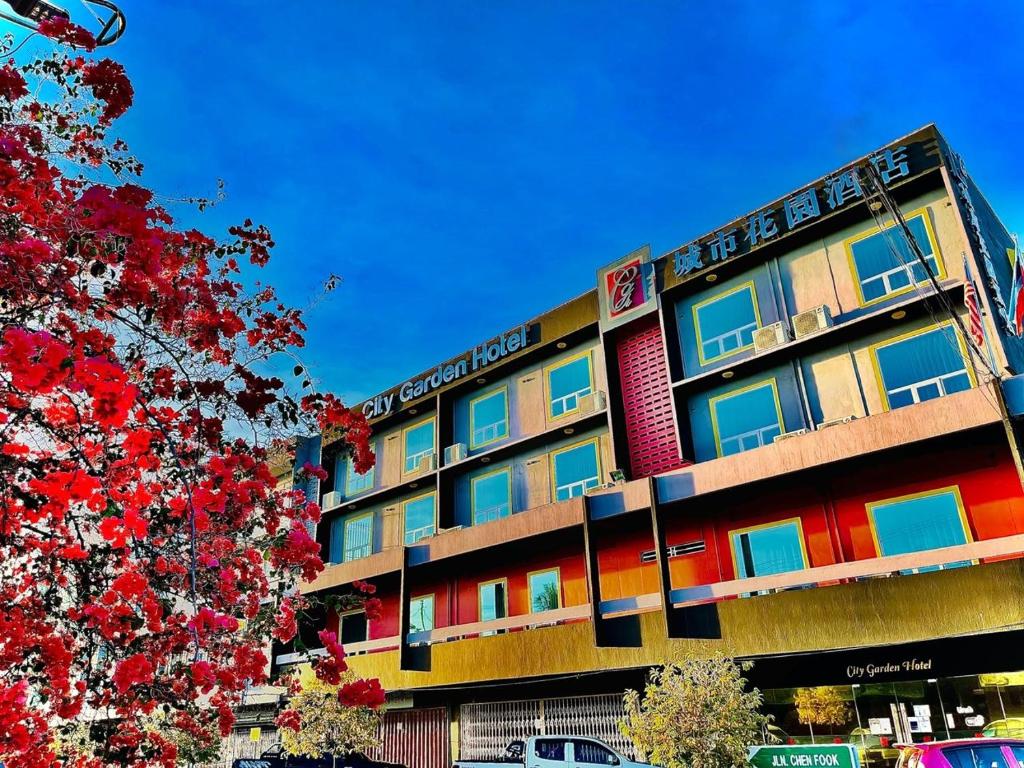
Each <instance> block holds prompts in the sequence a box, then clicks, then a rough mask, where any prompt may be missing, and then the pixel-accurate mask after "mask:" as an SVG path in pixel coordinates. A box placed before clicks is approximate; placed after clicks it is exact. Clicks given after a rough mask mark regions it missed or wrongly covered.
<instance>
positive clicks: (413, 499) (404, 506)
mask: <svg viewBox="0 0 1024 768" xmlns="http://www.w3.org/2000/svg"><path fill="white" fill-rule="evenodd" d="M427 496H432V497H433V500H434V502H433V505H432V506H433V507H434V521H433V523H432V527H433V529H434V530H433V531H432V532H430V533H428V534H425V535H423V536H420V537H419V538H417V539H414V540H413V541H411V542H408V541H406V540H405V537H406V535H407V534H408V532H409V529H408V526H407V521H408V517H407V514H406V509H407V507H408V505H409V504H412V503H413V502H416V501H419V500H420V499H425V498H427ZM400 508H401V510H402V543H403V546H406V547H409V546H412V545H413V544H416V543H417V542H420V541H423V539H426V538H429V537H430V536H433V535H435V534H436V533H437V491H426V492H424V493H421V494H419V495H418V496H412V497H410V498H408V499H403V500H402V503H401V505H400ZM426 527H427V526H420V527H419V528H417V529H416V530H417V531H421V530H423V529H424V528H426Z"/></svg>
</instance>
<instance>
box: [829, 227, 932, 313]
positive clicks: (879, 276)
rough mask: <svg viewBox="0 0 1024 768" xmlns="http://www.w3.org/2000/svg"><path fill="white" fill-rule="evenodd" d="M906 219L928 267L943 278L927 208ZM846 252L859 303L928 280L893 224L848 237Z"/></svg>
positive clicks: (898, 292) (872, 301)
mask: <svg viewBox="0 0 1024 768" xmlns="http://www.w3.org/2000/svg"><path fill="white" fill-rule="evenodd" d="M906 220H907V226H908V227H909V228H910V231H911V232H912V233H913V234H914V240H915V241H916V242H917V244H918V245H919V246H920V248H921V252H922V253H923V254H924V260H925V263H927V264H928V268H929V269H930V270H931V271H932V273H933V274H934V275H935V276H936V277H945V273H944V272H943V270H942V264H941V263H940V262H939V260H938V257H937V255H936V254H937V252H938V249H937V248H936V245H935V235H934V233H933V232H932V225H931V221H930V220H929V219H928V213H927V211H924V210H922V211H921V212H915V213H914V214H911V215H910V216H907V217H906ZM846 252H847V256H848V257H849V259H850V266H851V269H852V270H853V274H854V280H855V281H856V283H857V292H858V293H859V295H860V303H861V304H862V305H864V304H873V303H874V302H876V301H881V300H882V299H884V298H886V297H887V296H895V295H898V294H900V293H905V292H907V291H909V290H911V289H912V288H913V287H914V285H916V284H917V283H923V282H924V281H926V280H927V279H928V274H927V273H926V272H925V268H924V266H923V265H922V264H921V262H920V261H919V260H918V258H917V256H916V255H914V253H913V251H911V249H910V245H909V244H908V243H907V239H906V237H905V236H904V235H903V234H902V233H901V232H900V231H899V230H897V229H893V226H892V225H889V226H888V227H886V228H885V229H884V230H882V231H881V232H879V231H874V232H870V233H868V234H865V235H860V236H858V237H855V238H853V239H852V240H847V241H846Z"/></svg>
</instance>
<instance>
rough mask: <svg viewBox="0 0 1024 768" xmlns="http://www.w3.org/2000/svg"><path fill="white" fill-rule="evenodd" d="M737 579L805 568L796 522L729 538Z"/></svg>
mask: <svg viewBox="0 0 1024 768" xmlns="http://www.w3.org/2000/svg"><path fill="white" fill-rule="evenodd" d="M729 539H730V541H731V544H732V555H733V558H734V562H735V564H736V578H738V579H749V578H752V577H754V576H770V575H772V574H773V573H787V572H789V571H799V570H801V569H802V568H806V567H807V555H806V554H805V553H804V541H803V529H802V528H801V526H800V521H799V520H786V521H784V522H781V523H774V524H771V525H765V526H761V527H758V528H751V529H748V530H743V531H733V532H732V533H730V535H729Z"/></svg>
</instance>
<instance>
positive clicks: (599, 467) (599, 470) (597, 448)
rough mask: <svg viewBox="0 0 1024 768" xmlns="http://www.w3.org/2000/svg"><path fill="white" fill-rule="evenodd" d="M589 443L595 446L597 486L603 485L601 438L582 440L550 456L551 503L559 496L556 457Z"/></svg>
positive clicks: (553, 452) (555, 451)
mask: <svg viewBox="0 0 1024 768" xmlns="http://www.w3.org/2000/svg"><path fill="white" fill-rule="evenodd" d="M587 443H593V445H594V455H595V456H596V457H597V485H598V486H600V485H601V475H602V474H603V472H604V467H603V463H602V461H601V438H599V437H588V438H587V439H585V440H580V441H578V442H575V443H573V444H572V445H567V446H565V447H564V448H559V449H557V450H554V451H552V452H551V453H549V454H548V466H549V467H550V471H551V501H557V498H556V497H557V495H558V473H557V472H556V471H555V457H556V456H558V455H560V454H563V453H565V452H567V451H572V450H575V449H577V448H579V447H580V446H582V445H586V444H587Z"/></svg>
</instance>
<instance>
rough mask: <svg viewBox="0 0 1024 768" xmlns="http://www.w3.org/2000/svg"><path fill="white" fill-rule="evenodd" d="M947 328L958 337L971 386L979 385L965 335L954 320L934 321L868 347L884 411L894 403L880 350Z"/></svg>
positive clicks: (917, 403) (890, 408)
mask: <svg viewBox="0 0 1024 768" xmlns="http://www.w3.org/2000/svg"><path fill="white" fill-rule="evenodd" d="M946 328H948V329H950V330H951V331H952V332H953V336H954V337H955V338H956V343H957V346H958V347H959V349H960V358H961V360H962V361H963V364H964V372H965V373H966V374H967V378H968V379H969V380H970V382H971V387H970V388H971V389H974V388H976V387H977V386H978V379H977V377H976V376H975V375H974V365H973V364H972V362H971V356H970V352H969V351H968V349H967V344H966V343H965V342H964V340H963V337H962V336H961V335H960V330H959V329H958V328H957V327H956V326H955V325H954V324H953V321H952V320H946V321H945V322H939V323H933V324H932V325H928V326H925V327H924V328H918V329H917V330H913V331H907V332H906V333H901V334H900V335H898V336H893V337H891V338H888V339H883V340H882V341H879V342H876V343H874V344H872V345H871V346H870V347H868V352H869V354H870V358H871V369H872V371H873V372H874V375H875V383H876V384H877V386H878V396H879V398H880V400H881V402H882V410H883V411H891V410H893V408H892V405H891V404H890V403H889V392H888V390H887V389H886V387H885V377H884V376H883V374H882V363H881V361H880V360H879V359H878V350H880V349H883V348H885V347H891V346H892V345H894V344H899V343H901V342H904V341H906V340H907V339H912V338H914V337H916V336H923V335H925V334H926V333H932V332H933V331H940V330H944V329H946ZM918 383H920V382H918ZM949 394H955V393H949ZM947 396H948V394H945V395H939V397H947ZM932 399H938V398H932ZM922 402H927V401H926V400H923V401H918V402H916V403H913V405H920V404H921V403H922ZM899 407H901V408H903V407H906V406H899Z"/></svg>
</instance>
